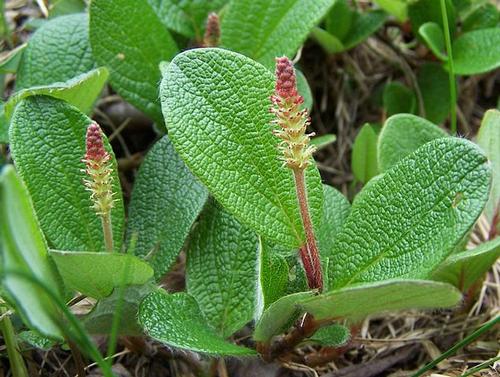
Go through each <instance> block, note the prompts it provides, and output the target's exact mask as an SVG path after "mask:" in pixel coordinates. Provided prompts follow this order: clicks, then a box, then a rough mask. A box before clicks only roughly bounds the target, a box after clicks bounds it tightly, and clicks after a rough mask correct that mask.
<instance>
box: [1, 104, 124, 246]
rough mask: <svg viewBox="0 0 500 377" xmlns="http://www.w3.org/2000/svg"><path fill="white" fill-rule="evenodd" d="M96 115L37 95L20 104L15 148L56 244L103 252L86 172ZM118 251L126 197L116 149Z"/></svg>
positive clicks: (39, 213)
mask: <svg viewBox="0 0 500 377" xmlns="http://www.w3.org/2000/svg"><path fill="white" fill-rule="evenodd" d="M90 123H91V120H90V119H89V118H88V117H87V116H85V115H84V114H83V113H81V112H80V111H79V110H78V109H76V108H75V107H73V106H71V105H69V104H68V103H66V102H64V101H61V100H59V99H55V98H51V97H45V96H33V97H28V98H25V99H24V100H23V101H21V103H20V104H19V105H18V106H17V108H16V111H15V112H14V115H13V117H12V123H11V127H10V147H11V151H12V156H13V158H14V162H15V164H16V167H17V169H18V172H19V175H20V176H21V177H22V178H23V180H24V182H25V183H26V186H27V188H28V191H29V193H30V195H31V197H32V198H33V204H34V206H35V210H36V213H37V216H38V218H39V219H40V225H41V226H42V230H43V232H44V233H45V236H46V237H47V240H48V242H49V244H50V246H51V247H52V248H55V249H58V250H75V251H103V250H105V247H104V240H103V234H102V226H101V220H100V218H99V217H98V216H97V215H96V213H95V211H94V210H93V209H92V208H91V206H92V201H91V199H90V193H89V192H88V191H87V190H86V189H85V186H84V185H83V180H84V179H85V177H86V175H85V173H84V172H82V169H83V168H84V167H85V164H84V163H82V162H81V159H82V158H83V156H84V155H85V134H86V130H87V126H88V125H89V124H90ZM104 139H105V147H106V148H107V150H108V152H109V153H110V154H111V156H112V166H113V175H112V176H113V191H114V192H115V193H116V194H115V203H114V208H113V210H112V211H111V217H112V224H113V234H114V245H115V250H120V248H121V244H122V229H123V221H124V213H123V212H124V211H123V199H122V194H121V188H120V181H119V179H118V174H117V171H118V169H117V166H116V161H115V160H114V155H113V151H112V150H111V147H110V146H109V144H108V142H107V140H106V138H104Z"/></svg>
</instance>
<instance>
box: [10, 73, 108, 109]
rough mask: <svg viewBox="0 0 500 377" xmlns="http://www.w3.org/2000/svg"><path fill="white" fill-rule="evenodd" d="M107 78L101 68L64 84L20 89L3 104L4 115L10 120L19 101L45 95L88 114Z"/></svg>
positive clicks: (106, 74)
mask: <svg viewBox="0 0 500 377" xmlns="http://www.w3.org/2000/svg"><path fill="white" fill-rule="evenodd" d="M108 76H109V73H108V70H107V69H106V68H104V67H101V68H97V69H93V70H92V71H90V72H86V73H82V74H81V75H78V76H77V77H73V78H71V79H69V80H68V81H66V82H60V83H54V84H50V85H42V86H33V87H31V88H29V89H22V90H20V91H18V92H17V93H15V94H14V95H13V96H12V97H10V98H9V101H7V103H6V104H5V115H6V116H7V118H8V119H10V118H11V117H12V113H13V112H14V109H15V107H16V106H17V104H18V103H19V102H21V100H23V99H24V98H27V97H30V96H36V95H45V96H49V97H54V98H59V99H62V100H65V101H66V102H69V103H71V104H72V105H73V106H75V107H77V108H78V109H79V110H80V111H81V112H83V113H86V114H88V113H90V111H91V110H92V106H93V105H94V102H95V101H96V99H97V98H98V97H99V95H100V94H101V91H102V89H103V88H104V85H105V84H106V81H107V80H108Z"/></svg>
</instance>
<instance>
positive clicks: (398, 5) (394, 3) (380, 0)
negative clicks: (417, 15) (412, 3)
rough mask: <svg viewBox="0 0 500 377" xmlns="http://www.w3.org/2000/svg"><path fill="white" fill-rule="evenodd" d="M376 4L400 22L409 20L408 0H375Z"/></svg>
mask: <svg viewBox="0 0 500 377" xmlns="http://www.w3.org/2000/svg"><path fill="white" fill-rule="evenodd" d="M375 3H377V4H378V5H379V6H380V8H382V9H384V10H385V11H386V12H387V13H390V14H392V15H393V16H394V17H396V18H397V19H398V20H399V21H405V20H406V19H407V18H408V3H409V1H408V0H375Z"/></svg>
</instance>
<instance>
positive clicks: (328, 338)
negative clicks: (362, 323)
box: [308, 323, 351, 347]
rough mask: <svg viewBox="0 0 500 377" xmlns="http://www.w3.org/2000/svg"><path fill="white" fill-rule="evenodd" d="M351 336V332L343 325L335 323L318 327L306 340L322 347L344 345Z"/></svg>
mask: <svg viewBox="0 0 500 377" xmlns="http://www.w3.org/2000/svg"><path fill="white" fill-rule="evenodd" d="M350 338H351V332H350V331H349V329H348V328H347V327H345V326H342V325H339V324H337V323H335V324H333V325H329V326H325V327H322V328H320V329H319V330H318V331H316V332H315V333H314V335H313V336H311V337H310V338H309V339H308V340H311V341H313V342H315V343H318V344H320V345H322V346H324V347H340V346H343V345H345V344H346V343H347V342H348V341H349V339H350Z"/></svg>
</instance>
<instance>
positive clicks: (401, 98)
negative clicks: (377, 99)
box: [383, 81, 417, 117]
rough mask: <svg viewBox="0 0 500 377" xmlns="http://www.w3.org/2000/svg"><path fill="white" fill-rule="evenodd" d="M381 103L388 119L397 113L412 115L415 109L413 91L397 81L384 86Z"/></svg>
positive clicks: (415, 101) (415, 103) (415, 102)
mask: <svg viewBox="0 0 500 377" xmlns="http://www.w3.org/2000/svg"><path fill="white" fill-rule="evenodd" d="M383 101H384V109H385V111H386V113H387V116H388V117H390V116H391V115H394V114H399V113H414V112H415V110H416V107H417V100H416V98H415V94H414V93H413V91H412V90H411V89H410V88H408V87H407V86H406V85H403V84H402V83H400V82H398V81H394V82H390V83H388V84H387V85H385V87H384V94H383Z"/></svg>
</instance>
